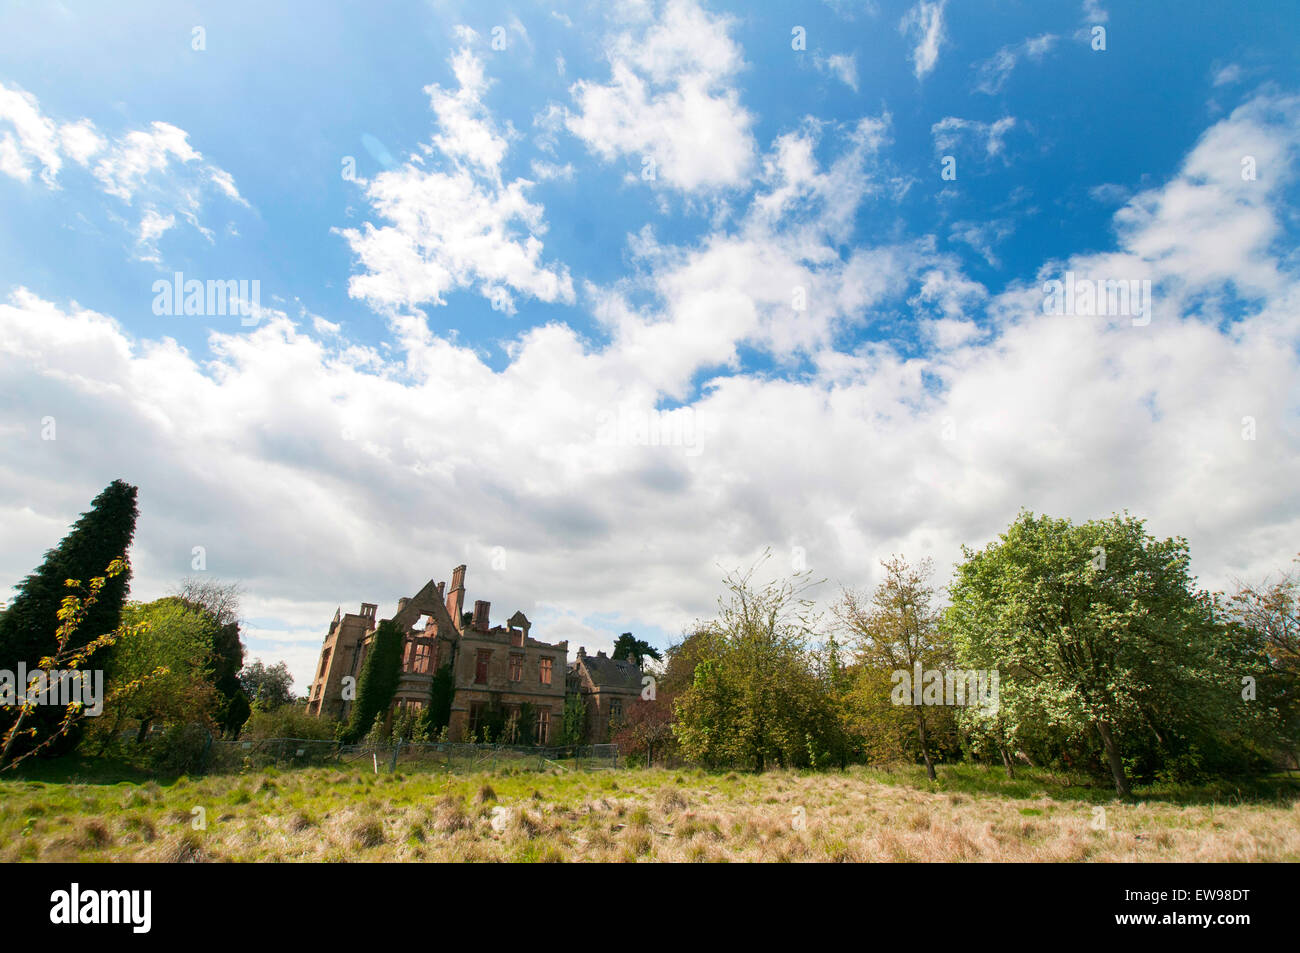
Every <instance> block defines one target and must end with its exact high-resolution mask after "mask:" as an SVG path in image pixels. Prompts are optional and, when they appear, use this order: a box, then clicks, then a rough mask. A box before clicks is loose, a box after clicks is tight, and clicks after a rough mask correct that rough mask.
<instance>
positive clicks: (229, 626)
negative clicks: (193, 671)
mask: <svg viewBox="0 0 1300 953" xmlns="http://www.w3.org/2000/svg"><path fill="white" fill-rule="evenodd" d="M175 594H176V596H177V597H178V598H179V599H181V600H183V601H184V602H185V603H186V604H187V605H190V606H194V607H197V608H200V609H202V610H203V611H205V612H207V613H208V614H209V615H210V616H211V617H212V618H213V619H214V620H215V621H216V623H217V625H218V629H217V633H216V635H215V636H214V638H213V644H212V649H213V659H212V684H213V687H214V688H216V690H217V696H218V704H217V710H216V712H215V717H216V721H217V725H218V727H219V728H221V730H222V731H224V732H226V733H227V734H230V735H238V734H239V729H240V728H241V727H242V726H243V724H244V722H245V721H247V720H248V716H249V713H250V712H251V711H252V707H251V706H250V704H249V700H248V696H247V695H246V694H245V693H244V688H243V685H242V684H240V681H239V673H240V670H242V669H243V667H244V643H243V639H242V638H241V637H240V631H239V629H240V622H239V596H240V590H239V585H238V584H237V583H233V582H231V583H223V582H218V581H215V580H208V579H202V578H199V577H193V576H191V577H190V578H188V579H186V580H185V581H184V582H182V583H181V585H180V587H179V588H178V589H177V591H176V593H175Z"/></svg>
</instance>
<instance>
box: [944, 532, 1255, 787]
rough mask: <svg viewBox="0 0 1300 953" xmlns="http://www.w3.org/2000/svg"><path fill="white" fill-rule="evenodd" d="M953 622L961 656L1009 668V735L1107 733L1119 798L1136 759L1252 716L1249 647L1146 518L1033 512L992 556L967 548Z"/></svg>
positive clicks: (1179, 542) (1002, 720) (1173, 545)
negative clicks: (1239, 687) (1238, 670)
mask: <svg viewBox="0 0 1300 953" xmlns="http://www.w3.org/2000/svg"><path fill="white" fill-rule="evenodd" d="M963 553H964V556H965V561H964V562H963V563H962V564H961V565H959V566H958V567H957V571H956V577H955V581H954V583H953V585H952V586H951V587H950V592H951V598H952V604H951V606H950V607H949V610H948V613H947V617H946V625H947V627H948V629H949V631H951V632H952V633H953V637H954V641H955V645H956V649H957V654H958V658H959V660H960V663H961V664H963V665H966V666H970V667H974V668H991V669H998V670H999V672H1000V691H999V696H1000V697H999V706H998V713H997V724H996V725H995V726H994V729H993V730H995V731H996V732H998V733H1000V735H1001V738H1000V739H999V740H1000V742H1001V743H1002V744H1004V745H1010V744H1014V743H1016V742H1017V741H1019V739H1021V738H1022V737H1025V736H1028V735H1031V734H1032V733H1034V732H1035V731H1040V732H1041V731H1042V730H1044V729H1047V730H1052V731H1057V732H1059V733H1061V735H1063V736H1065V737H1069V738H1074V739H1082V738H1085V737H1086V736H1087V735H1089V734H1090V735H1092V736H1093V737H1095V740H1096V742H1097V744H1098V745H1099V746H1100V750H1101V754H1102V756H1104V758H1105V764H1106V766H1107V768H1108V769H1109V772H1110V774H1111V778H1112V780H1113V782H1114V785H1115V791H1116V793H1117V794H1118V795H1119V796H1120V797H1129V796H1130V793H1131V786H1130V779H1129V772H1128V770H1127V769H1126V766H1125V756H1126V753H1129V754H1131V752H1132V751H1134V750H1138V748H1139V747H1140V746H1141V745H1142V743H1143V739H1144V738H1145V737H1148V736H1149V737H1151V738H1152V739H1153V741H1154V743H1156V744H1160V745H1168V744H1172V743H1176V741H1177V739H1179V738H1186V737H1188V736H1189V734H1192V733H1203V732H1206V731H1207V730H1209V731H1212V730H1213V729H1214V726H1215V725H1216V723H1217V724H1219V725H1222V724H1224V723H1229V722H1231V721H1232V720H1234V719H1235V718H1237V717H1239V716H1240V714H1241V712H1240V705H1238V704H1236V703H1237V702H1238V701H1239V700H1238V699H1237V698H1236V689H1235V681H1234V678H1233V675H1234V671H1233V669H1234V666H1237V665H1239V664H1240V658H1239V655H1238V652H1237V651H1236V649H1235V647H1234V646H1233V644H1232V642H1231V640H1230V639H1226V638H1225V637H1224V636H1225V632H1224V629H1223V628H1222V627H1221V626H1217V625H1216V624H1215V622H1214V602H1213V600H1212V599H1211V598H1210V597H1209V596H1208V594H1206V593H1204V592H1202V591H1198V590H1196V588H1195V586H1194V579H1193V578H1192V577H1191V575H1190V574H1189V571H1188V565H1189V562H1190V554H1189V552H1188V548H1187V542H1186V540H1184V539H1181V538H1173V539H1165V540H1157V539H1155V538H1153V537H1151V536H1149V535H1148V534H1147V533H1146V531H1145V528H1144V523H1143V522H1142V521H1141V520H1138V519H1135V518H1133V517H1130V516H1128V515H1127V514H1125V515H1123V516H1120V515H1116V516H1112V517H1110V518H1108V519H1104V520H1092V521H1089V522H1087V523H1082V524H1079V525H1074V524H1072V523H1071V522H1070V521H1069V520H1064V519H1051V518H1049V517H1046V516H1035V515H1034V514H1032V513H1028V512H1023V513H1021V514H1020V516H1019V517H1018V518H1017V519H1016V520H1015V522H1013V523H1012V524H1011V526H1010V527H1009V528H1008V529H1007V531H1006V532H1005V533H1003V534H1002V535H1001V536H1000V537H999V538H998V540H996V541H995V542H993V543H991V544H990V545H989V546H987V547H986V548H985V549H984V550H982V551H979V552H974V551H972V550H970V549H969V548H964V549H963Z"/></svg>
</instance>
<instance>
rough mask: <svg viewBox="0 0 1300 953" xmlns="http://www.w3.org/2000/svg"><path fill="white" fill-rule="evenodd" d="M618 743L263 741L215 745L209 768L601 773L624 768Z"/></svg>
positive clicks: (210, 769) (214, 743)
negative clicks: (349, 743) (314, 767)
mask: <svg viewBox="0 0 1300 953" xmlns="http://www.w3.org/2000/svg"><path fill="white" fill-rule="evenodd" d="M620 763H621V762H620V760H619V754H618V745H568V746H562V747H527V746H519V745H485V744H453V743H450V742H441V743H439V742H428V743H415V742H389V743H387V744H355V745H345V744H340V743H339V742H337V741H319V740H313V739H306V738H260V739H256V740H252V739H250V740H243V741H238V740H237V741H228V740H218V741H214V742H213V743H212V747H211V750H210V751H209V756H208V758H207V765H206V767H207V770H208V771H214V772H221V771H238V770H242V769H248V768H264V767H269V766H272V765H274V766H276V767H308V766H323V765H334V766H345V765H357V766H360V767H369V768H370V769H371V770H373V771H374V772H375V773H379V772H389V773H391V772H393V771H396V770H397V769H398V767H406V768H409V769H411V770H428V771H439V770H441V771H464V772H473V771H496V770H502V769H506V768H513V769H515V770H519V771H548V770H560V771H601V770H611V769H614V768H618V767H619V766H620Z"/></svg>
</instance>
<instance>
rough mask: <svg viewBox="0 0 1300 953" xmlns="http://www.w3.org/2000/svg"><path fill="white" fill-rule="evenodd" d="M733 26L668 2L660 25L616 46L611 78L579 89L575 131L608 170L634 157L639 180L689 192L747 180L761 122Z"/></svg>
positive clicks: (678, 0)
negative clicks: (647, 174) (744, 100)
mask: <svg viewBox="0 0 1300 953" xmlns="http://www.w3.org/2000/svg"><path fill="white" fill-rule="evenodd" d="M730 25H731V21H730V20H728V19H726V18H723V17H713V16H710V15H709V14H708V13H706V12H705V11H704V10H703V9H701V8H700V6H699V5H698V4H696V3H695V2H694V0H668V2H667V3H666V4H665V5H664V7H663V10H662V13H661V15H660V17H659V18H658V19H657V20H655V21H653V22H651V23H648V24H641V25H639V26H638V28H637V29H635V30H627V31H623V32H620V33H618V34H616V35H615V36H613V37H612V38H611V39H610V40H609V41H608V43H607V46H606V56H607V58H608V60H609V64H610V80H609V82H608V83H605V84H600V83H594V82H590V81H587V80H582V81H579V82H577V83H575V84H574V85H573V87H572V88H571V89H570V93H571V94H572V96H573V102H574V109H573V110H572V111H570V112H569V113H568V114H567V116H566V125H567V127H568V129H569V131H570V132H571V133H573V134H574V135H575V136H577V137H578V138H579V139H581V140H582V141H583V142H584V143H585V144H586V146H587V148H588V149H589V150H591V151H592V152H594V153H595V154H596V155H598V156H600V157H601V159H603V160H604V161H606V162H612V161H614V160H615V159H617V158H620V157H630V158H631V160H632V164H633V165H634V166H635V168H636V173H635V174H636V177H638V178H640V177H641V175H642V171H643V169H645V168H649V167H648V166H646V165H645V164H644V160H646V159H651V160H653V163H654V165H653V169H654V177H653V178H652V179H644V180H645V181H651V182H654V183H662V184H664V185H667V186H669V187H671V188H674V189H677V190H679V191H681V192H694V191H697V190H710V189H717V188H724V187H728V186H735V185H738V184H741V183H742V182H744V180H745V178H746V176H747V175H748V174H749V172H750V170H751V168H752V165H753V159H754V151H755V145H754V141H753V137H752V135H751V132H750V127H751V125H752V124H753V117H752V116H750V114H749V112H748V111H746V110H745V108H744V107H743V106H741V104H740V94H739V92H738V91H737V90H736V88H735V87H734V86H733V85H732V80H733V79H734V77H735V75H736V74H737V73H738V72H739V71H740V69H741V68H742V67H743V66H744V62H743V60H742V58H741V51H740V47H739V46H738V45H737V44H736V43H735V42H734V41H733V40H732V39H731V37H730V35H729V28H730Z"/></svg>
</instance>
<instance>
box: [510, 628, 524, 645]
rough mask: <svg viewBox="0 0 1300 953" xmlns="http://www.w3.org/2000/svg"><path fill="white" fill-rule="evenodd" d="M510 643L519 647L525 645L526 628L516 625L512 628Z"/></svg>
mask: <svg viewBox="0 0 1300 953" xmlns="http://www.w3.org/2000/svg"><path fill="white" fill-rule="evenodd" d="M510 644H511V645H513V646H514V647H515V648H517V649H522V648H523V647H524V630H523V629H520V628H518V627H516V626H511V628H510Z"/></svg>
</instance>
